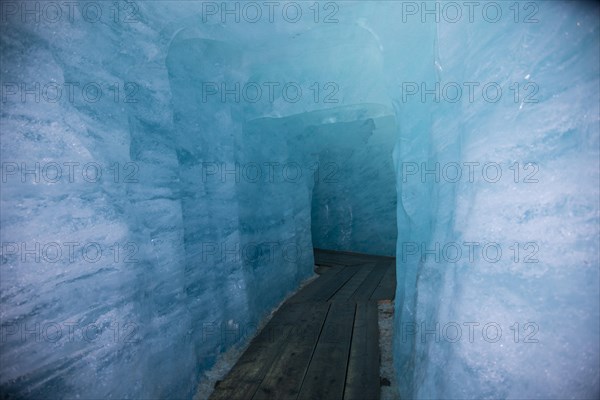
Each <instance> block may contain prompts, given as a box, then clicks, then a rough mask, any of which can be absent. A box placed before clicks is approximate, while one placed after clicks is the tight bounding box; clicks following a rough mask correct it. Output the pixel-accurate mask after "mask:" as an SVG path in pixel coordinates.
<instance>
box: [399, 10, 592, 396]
mask: <svg viewBox="0 0 600 400" xmlns="http://www.w3.org/2000/svg"><path fill="white" fill-rule="evenodd" d="M500 4H502V13H503V15H504V16H505V17H504V18H503V19H501V20H500V21H498V22H497V23H489V22H487V21H485V20H484V19H483V18H476V19H475V20H474V21H473V23H469V21H468V18H466V17H465V15H463V18H462V19H461V21H460V22H458V23H448V22H445V21H443V20H442V21H441V22H440V23H439V24H438V25H437V26H431V27H430V29H425V28H423V26H422V25H421V24H420V23H419V24H413V26H412V27H405V28H406V29H412V31H413V32H416V30H417V29H418V36H417V37H418V38H419V41H420V42H421V43H434V46H432V47H431V48H429V49H424V48H421V49H415V51H414V52H412V53H411V54H412V56H413V57H412V59H411V62H413V63H414V65H421V66H422V67H423V68H422V70H419V69H417V68H416V67H410V69H407V71H406V72H407V74H406V75H402V76H400V77H398V84H399V85H400V84H401V83H400V82H405V81H409V82H418V83H421V82H425V83H426V84H427V87H428V88H429V89H431V88H434V84H435V83H436V82H439V83H440V86H441V87H442V88H443V87H445V86H446V85H450V86H447V87H448V88H450V89H451V88H452V86H451V85H452V84H453V83H454V84H455V83H458V84H459V85H461V86H462V87H463V88H464V86H463V83H464V82H473V83H479V84H480V86H479V87H480V88H482V87H483V86H484V85H485V84H486V83H490V82H492V83H497V85H498V87H500V88H501V89H502V92H503V95H502V96H501V98H499V99H498V101H497V102H493V101H492V99H494V98H495V97H496V95H495V94H494V92H493V90H494V89H490V92H489V93H488V95H489V97H488V100H489V101H485V100H484V99H483V96H482V92H481V91H480V90H475V91H474V93H475V98H474V100H473V101H470V100H469V98H468V96H467V93H466V90H465V92H464V94H463V97H462V98H461V99H460V101H457V102H451V101H448V100H449V99H454V98H455V96H456V95H455V94H454V92H452V91H449V92H448V94H447V96H446V98H445V99H444V98H443V97H442V99H440V102H439V103H435V102H434V101H433V95H431V94H430V95H427V98H426V99H425V101H422V99H421V96H420V94H421V93H419V95H416V96H409V97H408V98H407V100H406V101H405V102H403V99H402V96H401V95H400V94H399V93H398V96H397V97H396V103H397V108H398V109H399V114H400V116H399V117H398V120H400V121H403V122H404V124H401V129H400V131H401V132H400V140H399V142H398V147H397V152H396V154H395V155H396V162H397V168H398V181H397V183H398V188H399V189H398V196H399V197H398V222H399V226H398V230H399V232H398V235H399V240H398V249H397V251H398V253H397V256H398V272H399V274H398V275H399V277H400V279H399V282H398V283H399V285H398V293H397V295H398V296H397V299H396V304H397V307H398V310H397V316H398V317H399V319H398V320H397V324H396V329H397V330H396V356H397V357H396V363H397V367H398V371H399V374H400V388H401V394H402V396H403V397H404V398H597V397H598V395H599V390H600V389H599V388H600V383H599V365H598V363H599V356H600V353H599V348H598V346H599V343H598V337H599V304H598V302H599V288H598V285H599V275H598V268H599V259H598V239H599V232H598V227H599V225H598V222H599V221H598V217H599V215H598V196H599V193H598V190H599V187H598V181H599V172H598V167H599V165H598V152H599V131H598V130H599V124H598V118H599V109H598V104H599V103H598V85H599V75H598V73H599V52H598V48H599V30H598V29H599V19H598V18H599V16H598V8H597V7H592V6H591V5H590V4H586V5H584V4H582V3H562V2H537V3H528V4H530V5H529V6H527V7H529V8H528V9H527V10H525V6H526V3H520V5H519V4H517V3H515V4H517V5H518V6H519V7H521V8H520V11H521V14H520V17H519V18H523V17H524V16H525V14H524V12H526V15H527V16H529V15H530V14H531V13H532V12H534V11H535V18H534V19H535V22H532V23H515V22H514V14H513V10H512V9H511V8H510V7H511V6H513V7H514V5H513V3H509V2H506V3H504V2H502V3H500ZM491 15H492V14H490V16H491ZM431 20H432V19H431ZM519 21H521V22H522V21H523V20H522V19H520V20H519ZM413 28H414V29H413ZM408 48H409V46H408V45H407V46H406V49H408ZM432 50H433V51H432ZM528 83H531V85H529V86H527V85H528ZM517 84H518V85H519V89H518V92H517V93H518V96H519V97H518V98H515V92H516V88H517V86H516V85H517ZM405 87H406V86H405ZM511 87H512V89H511ZM450 89H449V90H450ZM534 92H535V93H534ZM442 96H443V92H442ZM422 162H425V163H428V164H427V167H428V168H429V169H430V170H434V165H435V163H439V166H440V169H441V171H440V173H439V174H438V179H439V180H438V182H435V181H434V177H435V175H433V174H430V175H427V176H426V177H425V178H423V179H422V176H421V172H422V167H421V163H422ZM451 162H457V163H459V164H460V165H461V168H462V172H463V177H462V179H460V180H459V181H458V182H456V183H452V182H451V181H453V180H455V177H456V175H455V171H456V168H455V167H451V168H454V169H447V170H446V172H447V175H445V176H446V177H444V175H443V168H444V166H447V165H450V164H449V163H451ZM476 162H477V163H480V164H479V167H476V166H475V164H471V165H473V168H474V177H473V181H472V182H469V177H468V176H465V175H468V167H467V166H466V165H465V164H463V163H476ZM403 163H404V164H403ZM406 163H416V164H417V165H418V166H419V172H417V173H415V174H413V171H414V165H415V164H406ZM485 163H497V165H498V166H499V167H501V172H502V176H501V177H498V178H496V172H495V170H496V169H497V166H492V167H490V169H489V170H488V171H487V172H484V174H485V175H482V171H483V166H484V164H485ZM515 163H519V164H518V166H515ZM528 163H531V165H528ZM403 167H404V170H403ZM511 167H512V168H513V169H511ZM515 169H518V171H519V175H518V176H517V175H515ZM403 172H404V173H403ZM497 179H498V180H497ZM496 180H497V182H496ZM423 181H425V182H426V183H423ZM468 242H477V243H479V246H478V247H476V248H475V247H474V249H475V250H474V258H473V260H472V261H471V260H470V259H469V254H468V249H469V247H467V246H468V245H466V244H465V243H468ZM415 244H416V246H419V247H418V250H417V248H416V247H414V246H415ZM486 244H493V247H489V246H488V247H487V250H488V251H489V252H487V253H485V252H484V251H485V250H484V246H485V245H486ZM422 245H423V246H424V247H421V246H422ZM436 246H438V247H437V248H436ZM472 246H475V245H474V244H473V245H472ZM444 248H445V250H444ZM457 248H458V249H461V250H462V256H459V257H457V250H456V249H457ZM436 249H437V250H436ZM497 249H500V250H501V251H502V254H501V255H499V254H498V255H497V254H496V250H497ZM517 249H518V250H519V252H518V259H517V257H516V256H517ZM427 251H431V252H430V253H427ZM444 251H448V253H445V252H444ZM436 256H437V257H438V258H437V259H436ZM423 258H425V261H423ZM453 261H454V262H453ZM527 261H529V262H527ZM436 324H439V325H437V326H436ZM475 324H478V325H475ZM486 324H489V325H487V326H486ZM516 324H518V325H516ZM457 326H458V327H459V328H460V332H461V333H462V337H459V336H458V328H457ZM500 330H501V331H500ZM470 334H471V335H472V337H470Z"/></svg>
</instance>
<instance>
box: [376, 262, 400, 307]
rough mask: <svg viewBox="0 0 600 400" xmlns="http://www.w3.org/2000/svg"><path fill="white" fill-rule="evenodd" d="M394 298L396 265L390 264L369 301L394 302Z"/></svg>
mask: <svg viewBox="0 0 600 400" xmlns="http://www.w3.org/2000/svg"><path fill="white" fill-rule="evenodd" d="M395 297H396V263H390V265H389V266H388V267H387V271H386V272H385V274H384V275H383V278H382V279H381V282H379V285H378V286H377V289H375V291H374V292H373V294H372V295H371V300H394V298H395Z"/></svg>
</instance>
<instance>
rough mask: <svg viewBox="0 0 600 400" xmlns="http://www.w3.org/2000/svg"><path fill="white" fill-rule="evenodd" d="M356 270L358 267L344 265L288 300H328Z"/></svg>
mask: <svg viewBox="0 0 600 400" xmlns="http://www.w3.org/2000/svg"><path fill="white" fill-rule="evenodd" d="M356 271H357V269H356V268H353V267H342V270H341V271H339V272H338V273H337V274H335V275H331V274H329V273H328V274H327V276H326V275H325V274H324V275H322V276H321V277H319V278H318V279H317V280H315V281H314V282H313V283H311V284H309V285H308V286H307V287H305V288H304V290H301V291H300V292H299V293H298V294H296V295H295V296H293V297H292V298H291V299H289V300H288V301H289V302H304V301H327V300H328V299H329V298H330V297H331V296H332V295H333V294H334V293H335V292H336V291H337V290H338V289H339V288H340V287H342V286H344V284H346V282H347V281H348V280H349V279H350V278H352V276H353V275H354V274H355V273H356ZM319 281H321V282H319ZM313 285H314V286H313Z"/></svg>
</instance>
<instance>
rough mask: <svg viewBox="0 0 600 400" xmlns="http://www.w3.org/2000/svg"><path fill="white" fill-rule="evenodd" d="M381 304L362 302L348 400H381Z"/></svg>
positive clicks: (350, 364)
mask: <svg viewBox="0 0 600 400" xmlns="http://www.w3.org/2000/svg"><path fill="white" fill-rule="evenodd" d="M377 324H378V314H377V303H373V302H369V303H367V302H360V303H358V304H357V305H356V317H355V319H354V330H353V333H352V346H351V348H350V359H349V361H348V373H347V374H346V385H345V388H344V400H379V392H380V388H379V358H380V357H379V329H378V325H377Z"/></svg>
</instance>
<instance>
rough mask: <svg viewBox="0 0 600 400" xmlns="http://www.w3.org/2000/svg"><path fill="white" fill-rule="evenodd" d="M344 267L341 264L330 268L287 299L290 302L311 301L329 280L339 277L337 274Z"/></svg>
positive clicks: (335, 279)
mask: <svg viewBox="0 0 600 400" xmlns="http://www.w3.org/2000/svg"><path fill="white" fill-rule="evenodd" d="M344 269H345V267H343V266H338V267H332V268H330V269H329V270H328V271H325V272H324V273H323V274H321V275H320V276H319V277H318V278H317V279H315V280H314V281H313V282H311V283H309V284H308V285H306V286H305V287H304V288H302V289H301V290H300V291H299V292H298V293H296V294H295V295H293V296H292V297H291V298H290V299H289V300H288V301H289V302H291V303H298V302H301V301H311V300H312V299H313V296H314V295H316V294H317V293H320V292H321V291H322V290H323V288H325V287H326V286H327V285H331V283H330V281H337V280H338V279H339V278H338V277H337V275H338V274H340V273H341V272H342V271H343V270H344Z"/></svg>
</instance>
